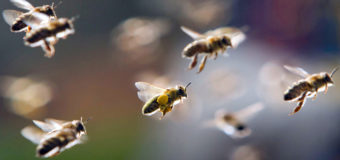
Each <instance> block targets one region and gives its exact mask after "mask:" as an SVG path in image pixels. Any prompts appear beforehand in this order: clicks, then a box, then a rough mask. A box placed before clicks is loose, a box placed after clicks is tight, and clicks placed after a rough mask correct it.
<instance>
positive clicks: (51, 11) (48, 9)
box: [41, 5, 57, 18]
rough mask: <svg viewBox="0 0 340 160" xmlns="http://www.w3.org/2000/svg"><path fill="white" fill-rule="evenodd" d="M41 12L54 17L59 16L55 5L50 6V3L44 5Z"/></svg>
mask: <svg viewBox="0 0 340 160" xmlns="http://www.w3.org/2000/svg"><path fill="white" fill-rule="evenodd" d="M41 12H42V13H44V14H46V15H48V16H49V17H53V18H56V17H57V16H56V14H55V12H54V9H53V5H52V6H50V5H44V6H42V8H41Z"/></svg>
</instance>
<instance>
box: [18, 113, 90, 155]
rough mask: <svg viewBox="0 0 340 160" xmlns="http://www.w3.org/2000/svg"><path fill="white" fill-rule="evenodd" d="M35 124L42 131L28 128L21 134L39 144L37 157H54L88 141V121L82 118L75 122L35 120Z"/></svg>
mask: <svg viewBox="0 0 340 160" xmlns="http://www.w3.org/2000/svg"><path fill="white" fill-rule="evenodd" d="M33 123H34V124H35V125H36V126H37V127H39V128H40V129H39V128H37V127H33V126H27V127H25V128H23V129H22V130H21V134H22V135H23V136H24V137H25V138H27V139H28V140H30V141H32V142H33V143H35V144H37V148H36V156H37V157H42V158H49V157H54V156H57V155H58V154H60V153H61V152H63V151H64V150H66V149H69V148H71V147H73V146H75V145H77V144H81V143H83V142H85V141H86V134H87V132H86V129H85V124H86V123H87V121H83V119H82V118H81V119H80V120H73V121H63V120H56V119H51V118H48V119H45V121H44V122H43V121H37V120H33Z"/></svg>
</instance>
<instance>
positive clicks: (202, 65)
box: [197, 55, 208, 73]
mask: <svg viewBox="0 0 340 160" xmlns="http://www.w3.org/2000/svg"><path fill="white" fill-rule="evenodd" d="M207 59H208V56H207V55H206V56H204V57H203V59H202V61H201V64H200V68H199V71H198V72H197V73H201V72H202V70H203V69H204V66H205V63H206V62H207Z"/></svg>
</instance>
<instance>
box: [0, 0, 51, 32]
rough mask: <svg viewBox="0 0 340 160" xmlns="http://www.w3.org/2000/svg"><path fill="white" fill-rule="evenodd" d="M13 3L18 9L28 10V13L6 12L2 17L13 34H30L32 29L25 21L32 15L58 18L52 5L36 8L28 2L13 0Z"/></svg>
mask: <svg viewBox="0 0 340 160" xmlns="http://www.w3.org/2000/svg"><path fill="white" fill-rule="evenodd" d="M11 2H12V3H13V4H14V5H15V6H17V7H18V8H21V9H24V10H27V11H28V12H25V13H24V12H20V11H16V10H4V11H3V12H2V15H3V17H4V19H5V21H6V23H8V24H9V25H10V26H11V31H12V32H22V31H26V32H29V31H30V30H31V27H30V26H29V25H28V24H26V23H25V22H24V21H23V20H24V19H28V18H29V17H31V16H32V13H35V12H37V13H42V14H45V15H47V16H48V17H49V18H51V19H55V18H57V16H56V14H55V11H54V8H55V6H54V4H52V5H43V6H38V7H34V6H33V5H32V4H31V3H29V2H27V1H26V0H11Z"/></svg>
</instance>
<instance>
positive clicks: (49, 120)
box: [45, 118, 66, 128]
mask: <svg viewBox="0 0 340 160" xmlns="http://www.w3.org/2000/svg"><path fill="white" fill-rule="evenodd" d="M45 122H46V123H48V124H51V125H52V126H54V127H55V128H59V127H61V126H62V125H63V124H64V123H66V121H63V120H57V119H53V118H47V119H45Z"/></svg>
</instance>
